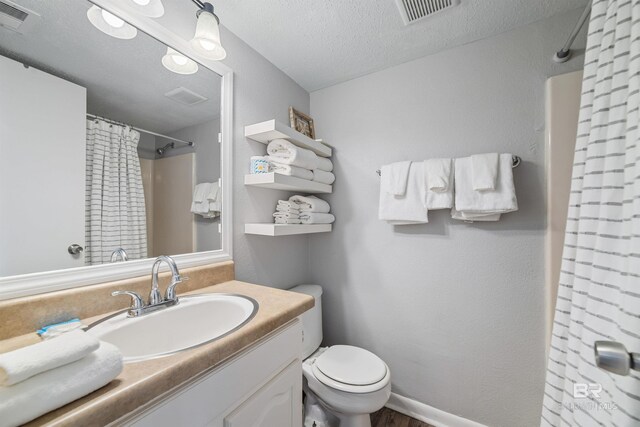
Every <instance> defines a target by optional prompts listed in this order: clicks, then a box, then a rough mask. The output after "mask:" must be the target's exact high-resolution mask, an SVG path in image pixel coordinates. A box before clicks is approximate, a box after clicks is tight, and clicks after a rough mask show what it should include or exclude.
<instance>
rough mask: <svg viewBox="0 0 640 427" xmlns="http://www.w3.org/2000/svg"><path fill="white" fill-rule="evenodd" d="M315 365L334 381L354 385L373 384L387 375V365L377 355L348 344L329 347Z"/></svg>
mask: <svg viewBox="0 0 640 427" xmlns="http://www.w3.org/2000/svg"><path fill="white" fill-rule="evenodd" d="M315 366H316V367H317V369H318V370H319V371H320V372H322V373H323V374H324V375H326V376H327V377H329V378H331V379H332V380H334V381H337V382H340V383H343V384H349V385H356V386H364V385H369V384H375V383H377V382H380V381H382V380H383V379H384V378H385V376H386V375H387V365H385V363H384V362H383V361H382V360H381V359H380V358H379V357H378V356H376V355H375V354H373V353H371V352H370V351H367V350H365V349H362V348H359V347H353V346H350V345H334V346H332V347H329V348H328V349H327V350H326V351H325V352H324V353H322V354H321V355H320V356H318V358H317V359H316V362H315Z"/></svg>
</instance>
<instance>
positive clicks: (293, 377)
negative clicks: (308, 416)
mask: <svg viewBox="0 0 640 427" xmlns="http://www.w3.org/2000/svg"><path fill="white" fill-rule="evenodd" d="M299 364H300V361H295V362H293V363H292V364H291V365H289V366H288V367H287V368H286V369H285V370H284V371H282V372H281V373H280V374H279V375H278V376H277V377H275V378H274V379H272V380H271V381H270V382H269V383H268V384H266V385H265V386H264V387H262V388H261V389H260V390H258V391H257V392H256V393H255V394H254V395H253V396H251V397H250V398H249V399H247V400H246V401H245V402H244V403H243V404H242V405H240V407H238V408H237V409H236V410H235V411H233V412H232V413H231V414H229V415H227V416H226V417H225V419H224V427H273V426H278V427H294V426H295V427H300V426H301V425H302V411H301V408H300V402H301V401H302V378H301V376H300V368H299V366H298V365H299Z"/></svg>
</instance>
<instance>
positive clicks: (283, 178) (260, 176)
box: [244, 172, 333, 193]
mask: <svg viewBox="0 0 640 427" xmlns="http://www.w3.org/2000/svg"><path fill="white" fill-rule="evenodd" d="M244 185H250V186H253V187H260V188H270V189H272V190H285V191H297V192H300V193H331V192H332V191H333V188H332V187H331V186H330V185H327V184H321V183H319V182H315V181H309V180H307V179H302V178H297V177H295V176H288V175H282V174H279V173H275V172H270V173H256V174H248V175H245V176H244Z"/></svg>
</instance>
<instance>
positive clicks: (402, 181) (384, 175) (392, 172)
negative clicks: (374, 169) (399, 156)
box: [380, 161, 411, 196]
mask: <svg viewBox="0 0 640 427" xmlns="http://www.w3.org/2000/svg"><path fill="white" fill-rule="evenodd" d="M410 167H411V162H410V161H406V162H396V163H391V164H390V165H384V166H382V167H381V168H380V188H381V189H382V188H384V191H386V192H387V193H389V194H391V195H393V196H404V194H405V193H406V191H407V180H408V179H409V168H410Z"/></svg>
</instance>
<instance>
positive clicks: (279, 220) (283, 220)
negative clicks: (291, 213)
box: [274, 218, 302, 224]
mask: <svg viewBox="0 0 640 427" xmlns="http://www.w3.org/2000/svg"><path fill="white" fill-rule="evenodd" d="M274 222H275V223H276V224H302V222H301V221H300V219H298V218H274Z"/></svg>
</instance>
